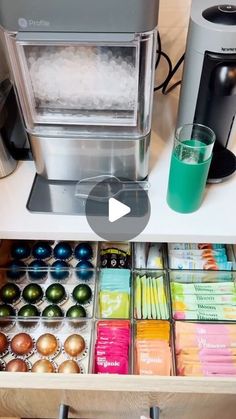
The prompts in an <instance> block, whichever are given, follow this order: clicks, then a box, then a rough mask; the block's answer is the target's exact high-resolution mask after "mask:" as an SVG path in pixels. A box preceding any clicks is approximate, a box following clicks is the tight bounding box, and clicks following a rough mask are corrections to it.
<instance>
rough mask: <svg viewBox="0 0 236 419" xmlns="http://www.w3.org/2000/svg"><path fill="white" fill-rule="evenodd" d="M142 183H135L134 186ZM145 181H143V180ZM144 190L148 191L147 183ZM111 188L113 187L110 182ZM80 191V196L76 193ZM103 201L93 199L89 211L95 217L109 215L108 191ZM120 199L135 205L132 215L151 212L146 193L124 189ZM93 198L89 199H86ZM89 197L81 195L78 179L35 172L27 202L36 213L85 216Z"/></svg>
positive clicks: (131, 206) (28, 206)
mask: <svg viewBox="0 0 236 419" xmlns="http://www.w3.org/2000/svg"><path fill="white" fill-rule="evenodd" d="M136 183H139V182H134V185H135V184H136ZM140 183H142V182H140ZM146 185H147V188H144V189H146V191H145V193H148V190H147V189H148V186H149V184H148V182H147V183H146ZM108 189H109V190H111V189H112V188H111V187H110V186H109V185H108ZM76 193H77V195H76ZM105 196H106V199H104V200H97V199H96V200H94V198H93V199H92V200H93V202H94V204H93V205H89V206H87V210H88V207H89V211H90V214H88V213H87V214H86V215H95V216H103V217H104V216H107V214H108V200H109V197H111V196H109V194H106V193H105ZM119 198H121V199H122V201H123V202H125V204H126V205H128V206H129V207H130V208H132V211H131V212H130V214H129V216H130V217H143V216H144V215H146V213H147V212H148V210H149V208H148V206H147V200H145V199H143V194H142V193H140V192H139V191H137V190H135V188H134V190H130V188H129V189H128V190H127V189H125V188H124V190H122V191H121V192H120V194H119V195H117V194H116V199H119ZM87 199H90V198H87ZM87 199H86V198H82V197H80V196H78V182H76V181H52V180H47V179H45V178H43V177H42V176H39V175H36V176H35V178H34V182H33V185H32V189H31V192H30V196H29V199H28V202H27V205H26V206H27V209H28V210H29V211H31V212H35V213H48V214H65V215H83V216H84V215H85V206H86V201H87Z"/></svg>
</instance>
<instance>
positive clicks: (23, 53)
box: [0, 0, 159, 181]
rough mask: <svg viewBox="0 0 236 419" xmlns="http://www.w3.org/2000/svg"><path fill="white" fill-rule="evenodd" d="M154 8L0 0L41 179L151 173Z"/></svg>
mask: <svg viewBox="0 0 236 419" xmlns="http://www.w3.org/2000/svg"><path fill="white" fill-rule="evenodd" d="M158 3H159V1H158V0H125V1H124V0H119V1H117V0H42V1H35V0H18V1H17V2H15V0H0V24H1V26H2V28H3V30H4V35H5V41H6V47H7V51H8V56H9V62H10V67H11V72H12V79H13V80H12V81H13V82H14V85H15V88H16V92H17V95H18V99H19V104H20V107H21V110H22V114H23V118H24V123H25V128H26V131H27V133H28V136H29V139H30V144H31V149H32V153H33V156H34V160H35V165H36V171H37V173H38V174H39V175H41V176H42V177H44V178H45V179H49V180H56V181H61V180H62V181H67V180H68V181H78V180H80V179H82V178H85V177H89V176H99V175H103V174H112V175H115V176H116V177H118V178H126V179H131V180H140V179H143V178H145V177H146V176H147V175H148V156H149V145H150V131H151V114H152V98H153V81H154V68H155V65H154V64H155V49H156V48H155V45H156V25H157V18H158V6H159V4H158Z"/></svg>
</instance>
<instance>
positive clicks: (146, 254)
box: [134, 242, 164, 269]
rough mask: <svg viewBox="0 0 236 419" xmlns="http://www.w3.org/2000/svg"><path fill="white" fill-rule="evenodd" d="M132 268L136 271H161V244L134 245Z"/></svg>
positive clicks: (162, 266)
mask: <svg viewBox="0 0 236 419" xmlns="http://www.w3.org/2000/svg"><path fill="white" fill-rule="evenodd" d="M134 267H135V268H136V269H163V268H164V262H163V243H144V242H142V243H135V244H134Z"/></svg>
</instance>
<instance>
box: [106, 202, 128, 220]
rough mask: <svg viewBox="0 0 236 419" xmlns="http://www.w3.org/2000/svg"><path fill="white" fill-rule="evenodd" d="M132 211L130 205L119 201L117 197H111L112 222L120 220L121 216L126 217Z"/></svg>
mask: <svg viewBox="0 0 236 419" xmlns="http://www.w3.org/2000/svg"><path fill="white" fill-rule="evenodd" d="M130 212H131V208H130V207H128V205H125V204H122V202H120V201H118V200H117V199H115V198H110V199H109V212H108V214H109V221H110V223H114V221H117V220H119V219H120V218H122V217H124V216H125V215H127V214H129V213H130Z"/></svg>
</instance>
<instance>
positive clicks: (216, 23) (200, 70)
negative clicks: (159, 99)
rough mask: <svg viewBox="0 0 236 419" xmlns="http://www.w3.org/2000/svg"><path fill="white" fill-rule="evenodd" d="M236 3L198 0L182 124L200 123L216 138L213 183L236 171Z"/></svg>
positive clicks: (192, 21) (192, 20)
mask: <svg viewBox="0 0 236 419" xmlns="http://www.w3.org/2000/svg"><path fill="white" fill-rule="evenodd" d="M235 114H236V1H235V0H227V4H220V3H216V1H215V0H192V8H191V16H190V24H189V31H188V39H187V49H186V54H185V65H184V74H183V80H182V88H181V94H180V102H179V112H178V126H181V125H183V124H187V123H191V122H197V123H200V124H204V125H207V126H209V127H210V128H211V129H213V131H214V132H215V134H216V144H215V146H214V151H213V158H212V164H211V167H210V172H209V181H212V182H219V181H221V180H223V179H225V178H227V177H228V176H230V175H231V174H232V173H234V172H235V170H236V158H235V155H234V154H233V153H232V152H231V151H230V150H229V148H230V145H231V143H232V142H233V140H235V123H234V122H235Z"/></svg>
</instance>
